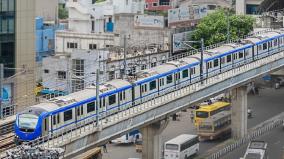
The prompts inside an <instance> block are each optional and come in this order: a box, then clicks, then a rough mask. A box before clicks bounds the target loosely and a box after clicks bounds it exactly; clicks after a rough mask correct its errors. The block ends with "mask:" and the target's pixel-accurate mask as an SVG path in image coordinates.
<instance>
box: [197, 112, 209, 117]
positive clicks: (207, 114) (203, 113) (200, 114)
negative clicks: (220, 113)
mask: <svg viewBox="0 0 284 159" xmlns="http://www.w3.org/2000/svg"><path fill="white" fill-rule="evenodd" d="M208 116H209V113H208V112H205V111H196V117H198V118H208Z"/></svg>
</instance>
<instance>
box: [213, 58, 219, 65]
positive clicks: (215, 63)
mask: <svg viewBox="0 0 284 159" xmlns="http://www.w3.org/2000/svg"><path fill="white" fill-rule="evenodd" d="M218 65H219V60H218V59H215V60H214V67H217V66H218Z"/></svg>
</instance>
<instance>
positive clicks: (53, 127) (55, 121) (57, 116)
mask: <svg viewBox="0 0 284 159" xmlns="http://www.w3.org/2000/svg"><path fill="white" fill-rule="evenodd" d="M60 114H61V113H58V114H55V115H53V116H52V117H51V122H50V123H52V125H51V131H52V132H53V130H56V129H57V128H59V127H60V126H61V122H60Z"/></svg>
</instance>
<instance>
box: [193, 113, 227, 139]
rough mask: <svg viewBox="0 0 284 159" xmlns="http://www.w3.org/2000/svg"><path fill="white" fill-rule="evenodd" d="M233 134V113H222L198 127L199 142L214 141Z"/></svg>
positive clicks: (211, 117)
mask: <svg viewBox="0 0 284 159" xmlns="http://www.w3.org/2000/svg"><path fill="white" fill-rule="evenodd" d="M230 134H231V111H222V112H219V113H217V114H215V115H213V116H210V117H209V118H207V119H205V120H204V121H202V122H200V123H199V124H198V126H197V135H198V136H199V140H214V139H218V138H223V137H226V136H228V135H230Z"/></svg>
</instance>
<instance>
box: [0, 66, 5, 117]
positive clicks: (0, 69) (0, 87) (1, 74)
mask: <svg viewBox="0 0 284 159" xmlns="http://www.w3.org/2000/svg"><path fill="white" fill-rule="evenodd" d="M3 81H4V65H3V64H2V63H0V119H2V118H3V112H2V101H3V94H2V91H3Z"/></svg>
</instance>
